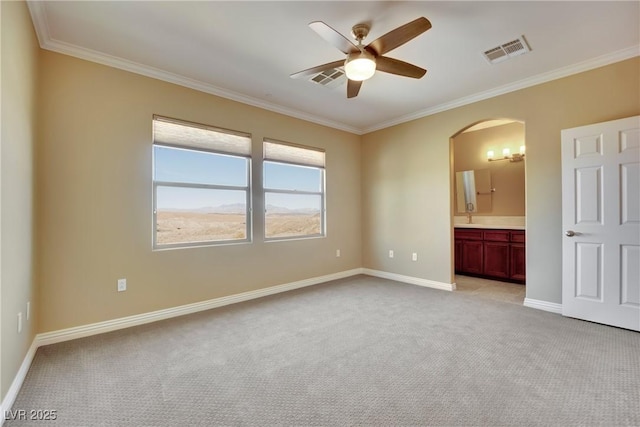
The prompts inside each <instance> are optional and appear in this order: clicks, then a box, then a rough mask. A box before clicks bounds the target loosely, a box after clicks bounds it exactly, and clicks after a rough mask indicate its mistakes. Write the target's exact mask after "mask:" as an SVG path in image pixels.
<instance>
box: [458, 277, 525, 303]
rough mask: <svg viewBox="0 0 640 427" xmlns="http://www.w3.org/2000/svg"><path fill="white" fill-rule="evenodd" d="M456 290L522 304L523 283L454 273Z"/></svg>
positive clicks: (523, 295)
mask: <svg viewBox="0 0 640 427" xmlns="http://www.w3.org/2000/svg"><path fill="white" fill-rule="evenodd" d="M456 292H461V293H464V294H467V295H474V296H478V297H480V298H489V299H493V300H497V301H503V302H508V303H512V304H519V305H522V304H523V303H524V297H525V285H519V284H517V283H508V282H498V281H496V280H487V279H479V278H477V277H470V276H462V275H459V274H458V275H456Z"/></svg>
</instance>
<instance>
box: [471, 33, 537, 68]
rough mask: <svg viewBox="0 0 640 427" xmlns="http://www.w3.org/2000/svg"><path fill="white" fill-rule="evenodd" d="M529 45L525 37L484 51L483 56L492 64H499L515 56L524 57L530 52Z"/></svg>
mask: <svg viewBox="0 0 640 427" xmlns="http://www.w3.org/2000/svg"><path fill="white" fill-rule="evenodd" d="M530 51H531V49H529V45H528V44H527V41H526V40H525V39H524V36H521V37H518V38H517V39H515V40H511V41H510V42H507V43H504V44H501V45H500V46H496V47H494V48H491V49H489V50H486V51H484V53H483V56H484V57H485V59H486V60H487V61H489V62H490V63H491V64H497V63H498V62H502V61H506V60H507V59H509V58H513V57H514V56H518V55H522V54H525V53H527V52H530Z"/></svg>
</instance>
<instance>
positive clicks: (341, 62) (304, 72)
mask: <svg viewBox="0 0 640 427" xmlns="http://www.w3.org/2000/svg"><path fill="white" fill-rule="evenodd" d="M343 65H344V59H341V60H339V61H333V62H329V63H328V64H324V65H318V66H317V67H313V68H309V69H306V70H302V71H298V72H297V73H293V74H291V76H290V77H291V78H292V79H299V78H303V77H311V76H313V75H314V74H318V73H321V72H323V71H325V70H330V69H332V68H338V67H342V66H343Z"/></svg>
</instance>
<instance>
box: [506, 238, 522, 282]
mask: <svg viewBox="0 0 640 427" xmlns="http://www.w3.org/2000/svg"><path fill="white" fill-rule="evenodd" d="M509 261H510V264H511V271H510V276H509V278H511V279H513V280H517V281H519V282H524V281H525V279H526V271H525V266H526V256H525V245H524V244H523V243H512V244H511V248H510V249H509Z"/></svg>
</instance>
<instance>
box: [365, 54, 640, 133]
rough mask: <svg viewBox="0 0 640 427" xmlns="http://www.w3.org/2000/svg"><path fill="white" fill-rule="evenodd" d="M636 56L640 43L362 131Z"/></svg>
mask: <svg viewBox="0 0 640 427" xmlns="http://www.w3.org/2000/svg"><path fill="white" fill-rule="evenodd" d="M636 56H640V45H634V46H630V47H628V48H625V49H621V50H618V51H615V52H611V53H607V54H605V55H602V56H598V57H596V58H592V59H588V60H586V61H582V62H578V63H577V64H573V65H569V66H566V67H562V68H558V69H556V70H553V71H549V72H546V73H542V74H538V75H535V76H532V77H528V78H526V79H522V80H519V81H517V82H514V83H509V84H507V85H504V86H499V87H497V88H493V89H489V90H487V91H484V92H479V93H476V94H473V95H470V96H465V97H463V98H458V99H455V100H453V101H450V102H445V103H444V104H440V105H436V106H435V107H431V108H427V109H425V110H421V111H416V112H415V113H411V114H407V115H405V116H401V117H397V118H395V119H393V120H389V121H386V122H382V123H379V124H376V125H375V126H371V127H368V128H365V129H362V134H366V133H370V132H374V131H377V130H381V129H385V128H388V127H391V126H395V125H399V124H402V123H406V122H410V121H412V120H416V119H420V118H422V117H427V116H431V115H433V114H436V113H441V112H443V111H447V110H452V109H454V108H458V107H462V106H464V105H468V104H473V103H474V102H478V101H483V100H485V99H489V98H494V97H496V96H499V95H504V94H506V93H509V92H514V91H516V90H520V89H525V88H528V87H531V86H535V85H539V84H541V83H546V82H550V81H552V80H557V79H560V78H563V77H568V76H571V75H573V74H578V73H582V72H584V71H589V70H593V69H595V68H599V67H604V66H605V65H609V64H613V63H616V62H620V61H624V60H625V59H630V58H633V57H636Z"/></svg>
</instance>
